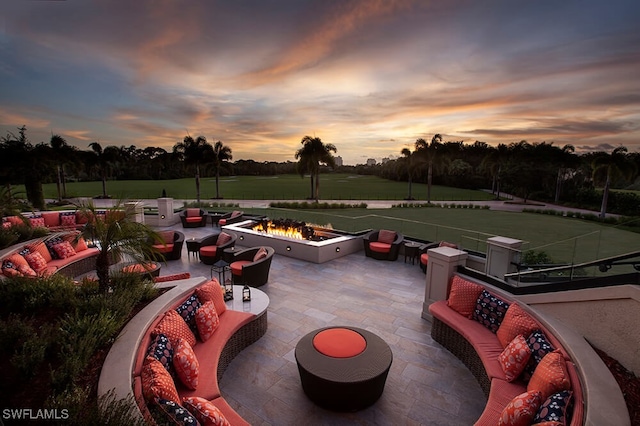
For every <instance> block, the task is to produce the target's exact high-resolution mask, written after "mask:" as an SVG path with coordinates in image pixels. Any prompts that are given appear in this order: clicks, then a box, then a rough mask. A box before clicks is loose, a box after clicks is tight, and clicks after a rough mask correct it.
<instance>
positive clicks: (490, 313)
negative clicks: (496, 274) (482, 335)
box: [473, 290, 509, 333]
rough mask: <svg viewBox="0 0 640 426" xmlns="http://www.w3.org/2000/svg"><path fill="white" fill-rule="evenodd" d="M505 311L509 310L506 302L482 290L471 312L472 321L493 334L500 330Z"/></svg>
mask: <svg viewBox="0 0 640 426" xmlns="http://www.w3.org/2000/svg"><path fill="white" fill-rule="evenodd" d="M507 309H509V304H508V303H507V302H505V301H504V300H502V299H500V298H499V297H496V296H494V295H492V294H491V293H489V292H488V291H487V290H482V293H480V296H479V297H478V300H477V302H476V309H475V310H474V311H473V319H474V320H476V321H478V322H479V323H480V324H482V325H484V326H485V327H487V328H488V329H489V330H491V331H492V332H493V333H495V332H497V331H498V328H500V324H501V323H502V319H503V318H504V315H505V313H506V312H507Z"/></svg>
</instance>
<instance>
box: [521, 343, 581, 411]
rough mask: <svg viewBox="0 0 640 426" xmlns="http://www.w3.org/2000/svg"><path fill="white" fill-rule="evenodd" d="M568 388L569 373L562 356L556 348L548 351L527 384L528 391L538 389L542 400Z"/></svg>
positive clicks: (569, 385) (569, 387) (569, 382)
mask: <svg viewBox="0 0 640 426" xmlns="http://www.w3.org/2000/svg"><path fill="white" fill-rule="evenodd" d="M569 389H571V381H570V379H569V373H568V372H567V366H566V364H565V360H564V356H562V354H561V353H560V351H559V350H558V349H556V350H555V351H553V352H549V353H548V354H546V355H545V356H544V358H542V361H540V363H539V364H538V366H537V367H536V369H535V371H534V372H533V376H531V380H529V384H528V385H527V390H528V391H529V390H538V391H540V392H541V393H542V400H543V401H545V400H546V399H547V398H549V396H551V395H553V394H554V393H556V392H560V391H563V390H569Z"/></svg>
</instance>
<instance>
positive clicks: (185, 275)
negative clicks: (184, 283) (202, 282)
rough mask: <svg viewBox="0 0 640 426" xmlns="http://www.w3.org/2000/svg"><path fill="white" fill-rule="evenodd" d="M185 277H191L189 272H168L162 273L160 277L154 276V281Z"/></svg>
mask: <svg viewBox="0 0 640 426" xmlns="http://www.w3.org/2000/svg"><path fill="white" fill-rule="evenodd" d="M187 278H191V274H190V273H189V272H181V273H179V274H170V275H163V276H162V277H154V278H153V282H154V283H164V282H167V281H175V280H186V279H187Z"/></svg>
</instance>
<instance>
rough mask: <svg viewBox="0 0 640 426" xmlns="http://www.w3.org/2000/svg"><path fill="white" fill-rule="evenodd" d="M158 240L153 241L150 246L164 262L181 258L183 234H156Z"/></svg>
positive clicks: (174, 232)
mask: <svg viewBox="0 0 640 426" xmlns="http://www.w3.org/2000/svg"><path fill="white" fill-rule="evenodd" d="M158 235H159V236H160V239H159V240H156V241H153V242H152V245H153V248H155V249H156V250H157V251H158V252H159V253H161V254H162V255H163V256H164V259H165V260H178V259H180V257H181V256H182V246H183V245H184V234H183V233H182V232H180V231H162V232H158Z"/></svg>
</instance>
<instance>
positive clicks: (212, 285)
mask: <svg viewBox="0 0 640 426" xmlns="http://www.w3.org/2000/svg"><path fill="white" fill-rule="evenodd" d="M196 296H198V299H200V302H201V303H205V302H208V301H212V302H213V304H214V305H215V307H216V313H217V314H218V316H221V315H222V314H223V313H224V311H226V310H227V305H226V304H225V303H224V290H223V289H222V287H220V283H219V282H218V280H217V279H212V280H211V281H208V282H206V283H205V284H203V285H201V286H200V287H198V288H196Z"/></svg>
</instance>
